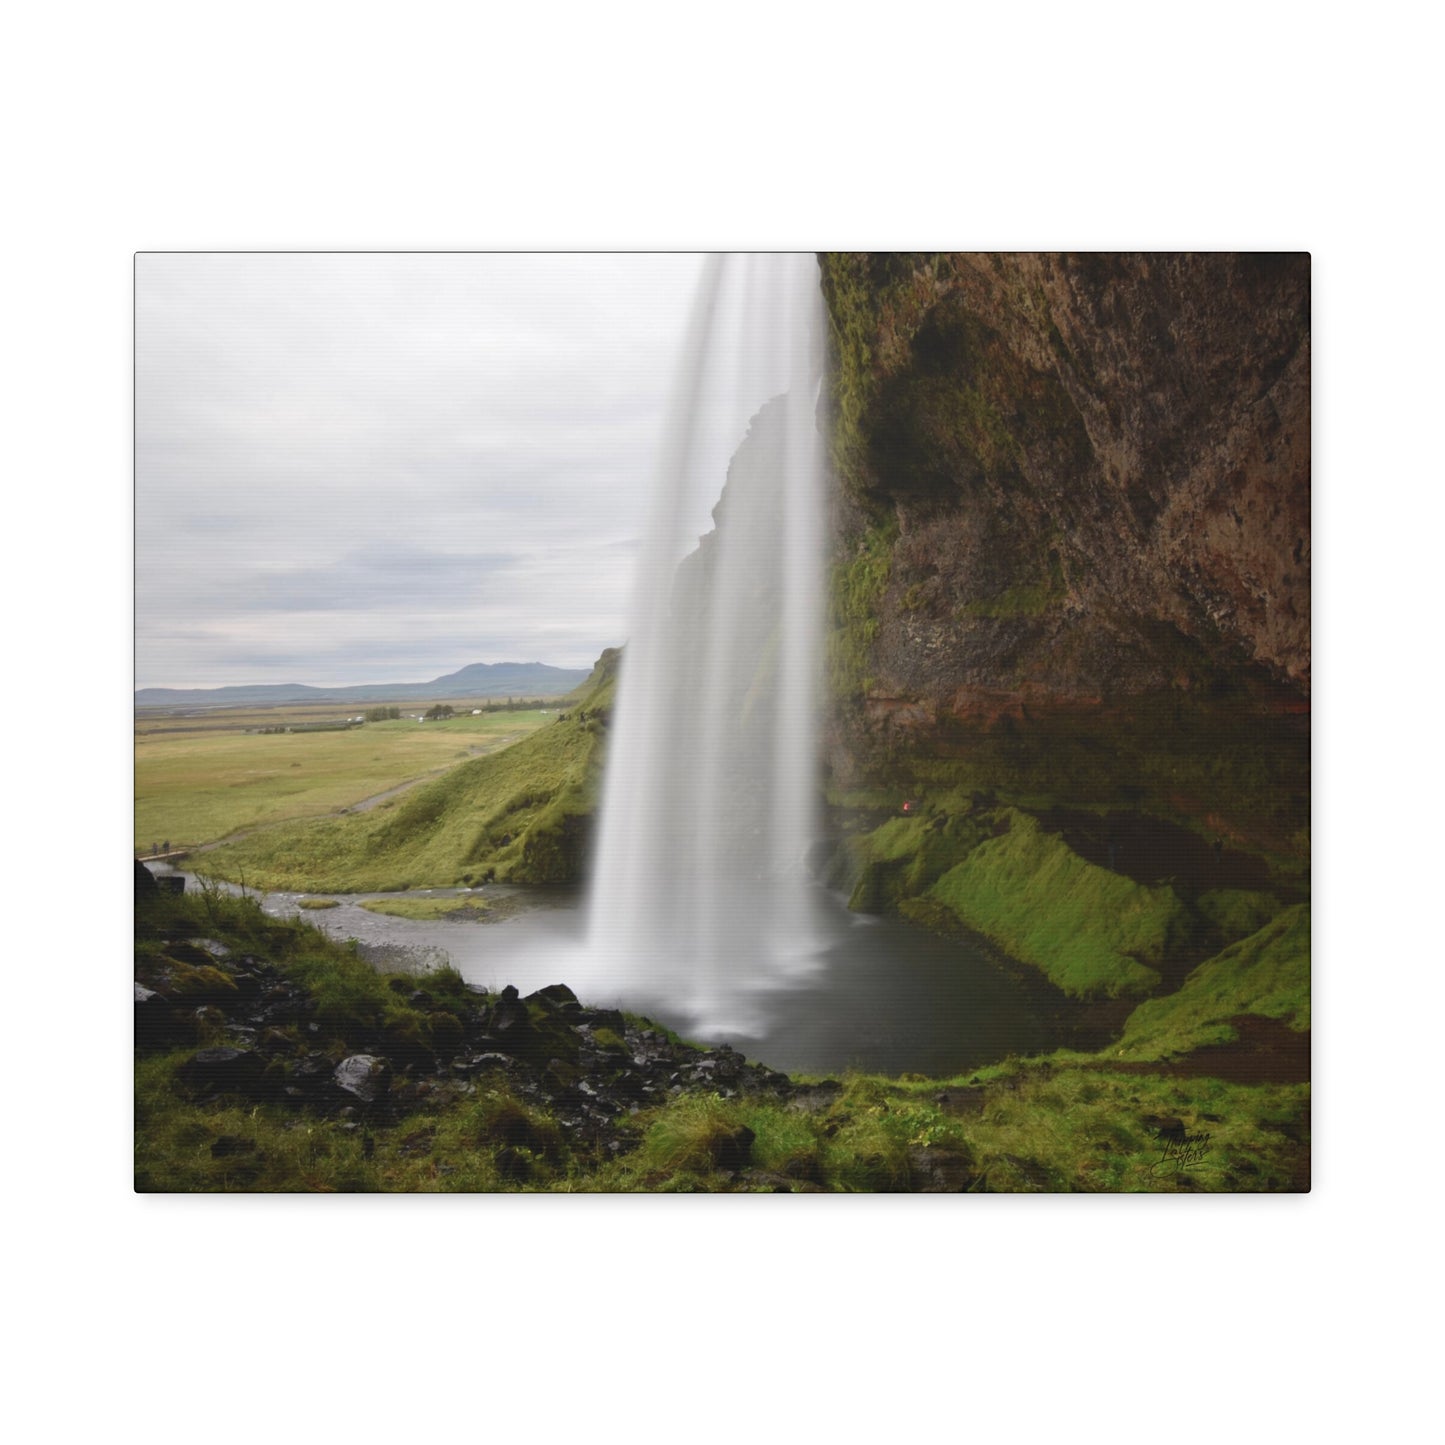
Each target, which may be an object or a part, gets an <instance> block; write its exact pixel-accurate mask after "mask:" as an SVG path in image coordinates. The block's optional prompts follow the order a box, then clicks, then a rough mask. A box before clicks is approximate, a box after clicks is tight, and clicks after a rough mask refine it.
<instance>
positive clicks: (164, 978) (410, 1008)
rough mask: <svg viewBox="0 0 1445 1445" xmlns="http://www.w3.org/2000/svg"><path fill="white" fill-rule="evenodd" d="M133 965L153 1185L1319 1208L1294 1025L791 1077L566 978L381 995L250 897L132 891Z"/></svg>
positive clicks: (442, 975)
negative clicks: (1050, 1194) (893, 1196)
mask: <svg viewBox="0 0 1445 1445" xmlns="http://www.w3.org/2000/svg"><path fill="white" fill-rule="evenodd" d="M135 963H136V969H135V984H134V989H135V995H134V996H135V1005H134V1007H135V1049H136V1188H137V1189H138V1190H141V1191H144V1192H154V1191H162V1192H166V1191H182V1192H192V1191H209V1190H261V1191H276V1190H307V1191H326V1190H390V1191H398V1192H419V1191H428V1190H461V1191H471V1192H490V1191H497V1190H519V1189H522V1190H564V1191H577V1190H585V1191H645V1192H656V1191H677V1190H682V1191H692V1190H710V1191H740V1192H789V1193H813V1192H820V1191H858V1190H865V1191H878V1190H889V1191H899V1190H903V1191H917V1192H942V1191H965V1190H969V1191H990V1192H998V1191H1004V1192H1024V1191H1028V1192H1036V1191H1075V1190H1086V1191H1099V1190H1106V1191H1117V1190H1149V1191H1156V1190H1169V1191H1178V1190H1194V1189H1246V1190H1279V1189H1285V1190H1290V1189H1301V1188H1308V1187H1309V1184H1308V1180H1309V1085H1308V1082H1307V1079H1308V1035H1307V1033H1306V1034H1304V1035H1302V1036H1301V1037H1300V1038H1299V1040H1298V1043H1299V1044H1300V1046H1301V1048H1302V1049H1303V1053H1302V1055H1301V1057H1300V1059H1299V1060H1298V1061H1297V1062H1298V1067H1297V1068H1291V1069H1287V1070H1285V1071H1284V1072H1280V1070H1279V1069H1277V1068H1275V1067H1274V1066H1275V1064H1276V1063H1277V1062H1279V1060H1281V1059H1284V1060H1286V1062H1288V1059H1287V1058H1286V1053H1287V1051H1286V1053H1281V1051H1280V1048H1279V1039H1278V1038H1276V1037H1275V1035H1277V1034H1278V1035H1280V1036H1282V1037H1286V1041H1289V1040H1290V1039H1293V1037H1294V1036H1293V1035H1292V1034H1290V1033H1289V1031H1288V1030H1284V1028H1283V1025H1275V1026H1274V1031H1273V1033H1271V1034H1270V1036H1269V1037H1268V1038H1264V1039H1263V1041H1262V1042H1261V1040H1260V1039H1259V1038H1256V1037H1255V1035H1254V1033H1250V1032H1248V1031H1245V1030H1243V1029H1241V1030H1240V1031H1239V1033H1238V1042H1237V1043H1236V1044H1235V1045H1232V1046H1230V1047H1229V1048H1219V1047H1216V1048H1215V1049H1213V1050H1212V1051H1211V1050H1210V1049H1198V1048H1196V1049H1194V1050H1193V1051H1192V1052H1188V1053H1184V1054H1179V1055H1177V1056H1175V1057H1173V1058H1172V1059H1170V1060H1164V1059H1155V1060H1153V1061H1149V1060H1141V1059H1134V1058H1130V1059H1125V1058H1124V1057H1123V1055H1122V1051H1120V1050H1117V1049H1114V1048H1113V1047H1111V1048H1110V1049H1109V1050H1107V1051H1105V1052H1104V1053H1101V1054H1079V1053H1071V1052H1069V1051H1060V1052H1059V1053H1058V1054H1055V1055H1052V1056H1050V1057H1049V1058H1041V1059H1017V1060H1016V1059H1007V1060H1003V1061H1001V1062H1000V1063H999V1064H996V1065H993V1066H990V1067H988V1068H983V1069H980V1070H978V1071H977V1073H976V1074H973V1075H970V1076H968V1077H966V1078H953V1079H947V1080H944V1079H936V1080H934V1079H925V1078H921V1077H916V1076H905V1077H903V1078H901V1079H884V1078H877V1077H872V1076H860V1075H853V1074H849V1075H847V1076H845V1077H844V1078H842V1079H825V1080H803V1079H794V1078H790V1077H788V1076H787V1075H785V1074H782V1073H779V1072H777V1071H775V1070H773V1069H769V1068H766V1067H764V1066H762V1065H760V1064H756V1063H750V1062H749V1061H748V1060H747V1059H745V1058H744V1057H743V1056H742V1055H741V1054H739V1053H738V1052H736V1051H735V1050H733V1049H731V1048H729V1047H726V1046H722V1047H718V1048H700V1047H696V1046H694V1045H691V1044H688V1043H687V1042H685V1041H683V1040H681V1039H679V1038H677V1037H676V1035H674V1034H673V1033H671V1032H670V1031H669V1030H667V1029H666V1028H664V1027H663V1026H661V1025H659V1024H657V1023H656V1022H654V1021H653V1020H651V1019H648V1018H644V1017H639V1016H637V1015H633V1014H626V1013H621V1012H618V1011H617V1010H613V1009H599V1008H592V1007H588V1006H587V1005H585V1004H584V1003H582V1002H581V1001H579V1000H578V999H577V997H576V996H575V995H574V994H573V992H572V990H571V989H570V988H568V987H567V986H566V985H565V984H562V983H557V984H553V985H551V986H549V987H547V988H543V989H539V990H538V991H537V992H535V993H532V994H530V995H527V996H526V997H523V996H521V995H519V993H518V991H517V990H516V989H515V988H512V987H508V988H506V989H503V990H502V991H501V993H499V994H490V993H485V992H481V991H479V990H477V989H475V988H473V987H471V986H470V985H468V984H467V983H466V982H465V981H464V980H463V979H462V978H461V976H460V975H459V974H457V973H456V972H455V971H454V970H452V969H450V968H441V969H434V970H432V971H430V972H427V973H424V974H401V973H393V974H379V973H378V972H377V971H376V970H375V969H374V968H373V967H372V966H371V965H370V964H368V963H367V962H366V961H364V960H363V959H362V958H360V957H359V956H358V955H357V954H356V953H355V952H354V951H353V950H352V949H350V948H348V947H346V946H344V945H341V944H338V943H336V942H335V941H334V940H331V939H328V938H327V937H326V936H325V935H324V934H322V933H321V932H319V931H318V930H316V929H314V928H311V927H309V926H308V925H306V924H303V923H299V922H292V921H283V920H277V919H273V918H269V917H267V916H266V915H265V914H264V913H263V912H262V910H261V909H260V907H259V906H258V905H257V904H256V903H255V902H254V901H253V900H250V899H245V898H234V897H228V896H223V895H219V894H203V895H201V896H191V895H169V896H168V895H165V894H161V893H159V892H158V891H156V890H154V887H153V885H152V887H151V888H150V889H147V888H145V886H144V885H143V884H142V882H141V880H140V878H139V874H137V898H136V955H135ZM1237 1022H1239V1023H1240V1024H1243V1023H1245V1022H1247V1020H1244V1019H1241V1020H1238V1021H1237ZM1265 1022H1268V1021H1262V1020H1258V1019H1256V1020H1254V1023H1255V1024H1258V1025H1260V1026H1263V1023H1265ZM1126 1043H1127V1039H1126ZM1261 1048H1262V1049H1264V1051H1265V1054H1267V1055H1268V1057H1267V1058H1266V1057H1263V1056H1261V1057H1260V1058H1255V1057H1254V1053H1257V1052H1258V1051H1259V1049H1261ZM1251 1051H1253V1052H1251ZM1296 1052H1298V1050H1296ZM1216 1055H1217V1057H1216Z"/></svg>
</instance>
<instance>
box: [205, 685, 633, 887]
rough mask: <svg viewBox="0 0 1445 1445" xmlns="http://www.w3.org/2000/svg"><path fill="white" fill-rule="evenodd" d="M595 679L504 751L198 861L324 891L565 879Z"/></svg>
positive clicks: (586, 776)
mask: <svg viewBox="0 0 1445 1445" xmlns="http://www.w3.org/2000/svg"><path fill="white" fill-rule="evenodd" d="M596 676H597V677H598V680H597V681H595V682H594V683H593V685H592V687H591V690H590V691H589V692H588V694H587V695H586V698H585V699H584V700H583V701H581V702H580V703H578V704H576V705H574V706H572V707H571V708H570V709H569V710H568V711H566V712H564V713H562V714H560V715H558V716H557V717H555V718H554V719H552V720H551V721H549V722H548V723H547V724H546V725H545V726H543V727H542V728H540V729H539V730H538V731H536V732H534V733H533V734H531V735H530V736H529V737H527V738H525V739H524V740H523V741H521V742H519V743H517V744H515V745H514V746H512V747H510V748H507V749H505V750H504V751H501V752H497V753H493V754H490V755H488V756H486V757H481V758H474V759H472V760H471V761H469V762H465V763H461V764H459V765H458V766H456V767H454V768H452V769H450V770H449V771H448V772H446V773H444V774H443V775H442V776H441V777H439V778H437V779H436V780H435V781H434V782H430V783H424V784H422V785H420V786H418V787H416V788H414V789H412V790H411V791H409V792H407V793H406V794H404V795H403V796H401V797H398V798H395V799H391V800H388V801H387V802H384V803H382V804H380V805H379V806H377V807H376V808H374V809H373V810H371V811H370V812H367V813H362V814H356V815H353V816H349V817H341V818H326V819H318V820H313V821H309V822H301V823H293V824H286V825H282V826H280V827H276V828H268V829H266V830H265V831H263V832H259V833H256V834H253V835H252V836H251V837H248V838H245V839H241V840H240V841H238V842H236V843H232V844H228V845H226V846H225V847H222V848H218V849H215V850H214V851H212V852H208V853H206V854H205V855H203V857H201V858H200V859H198V860H197V863H198V865H199V867H200V868H201V869H202V871H204V872H205V873H207V874H208V875H211V876H214V877H218V878H226V879H230V880H232V881H240V880H241V879H242V878H244V879H245V881H246V882H247V883H252V884H255V885H256V886H258V887H261V888H288V889H309V890H313V891H325V892H362V891H375V890H382V889H388V890H389V889H406V888H419V887H445V886H448V885H452V884H461V885H468V884H473V883H478V882H484V881H488V880H492V881H496V882H511V883H565V882H573V881H575V880H576V879H577V878H578V876H579V875H580V872H581V867H582V855H583V848H584V845H585V842H586V838H587V835H588V832H589V829H590V826H591V817H592V814H593V812H594V811H595V809H596V805H597V799H598V787H599V782H600V771H601V760H602V751H603V742H604V739H605V735H606V727H607V719H608V716H609V715H610V711H611V704H612V696H613V691H614V689H615V686H616V683H615V678H614V677H613V675H611V674H610V673H600V674H597V675H596ZM428 726H431V724H429V725H428Z"/></svg>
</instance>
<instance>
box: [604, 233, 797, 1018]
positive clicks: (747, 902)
mask: <svg viewBox="0 0 1445 1445" xmlns="http://www.w3.org/2000/svg"><path fill="white" fill-rule="evenodd" d="M822 325H823V320H822V301H821V296H820V292H819V285H818V271H817V265H816V262H815V260H814V258H813V257H812V256H810V255H801V256H799V255H793V256H762V257H729V258H726V259H725V260H724V259H721V258H710V259H709V261H708V263H707V266H706V269H705V272H704V276H703V279H702V282H701V285H700V288H699V292H698V296H697V300H696V302H695V305H694V311H693V316H692V319H691V323H690V326H689V329H688V333H687V339H686V342H685V345H684V351H683V356H682V360H681V364H680V366H679V369H678V375H677V385H676V393H675V396H674V400H673V405H672V409H671V414H670V420H669V424H668V430H667V434H666V437H665V439H664V443H663V447H662V451H661V457H660V465H659V472H658V475H657V479H656V486H655V494H654V504H653V510H652V515H651V520H650V525H649V529H648V533H647V536H646V538H645V541H644V546H643V552H642V555H641V558H640V562H639V571H638V576H637V582H636V588H635V593H634V599H633V609H632V616H631V626H630V630H629V633H628V637H627V642H626V647H625V649H624V652H623V658H622V665H621V673H620V678H619V689H618V695H617V701H616V704H615V707H614V712H613V720H612V728H611V736H610V740H609V744H608V757H607V766H606V774H605V777H606V782H605V791H604V797H603V807H602V816H601V824H600V837H599V846H598V853H597V861H596V866H595V869H594V873H593V877H592V881H591V896H590V900H589V921H588V932H589V937H588V952H589V953H590V954H591V955H592V957H593V960H594V963H595V964H596V965H598V966H600V967H601V968H602V969H603V970H604V972H605V973H606V975H607V976H608V977H609V978H610V979H611V980H613V982H614V983H615V984H616V985H617V986H618V987H619V988H620V989H621V991H622V992H624V993H625V994H626V995H627V996H628V997H629V998H634V999H651V1000H654V1001H655V1006H657V1007H658V1009H659V1011H663V1010H666V1011H667V1012H668V1014H669V1017H672V1018H675V1019H677V1020H678V1022H679V1025H680V1026H683V1025H685V1026H686V1027H688V1028H690V1029H693V1030H695V1031H697V1032H699V1033H700V1034H704V1035H705V1034H707V1033H713V1034H721V1033H729V1034H740V1035H753V1036H756V1035H757V1034H759V1033H760V1032H761V1031H762V1030H764V1029H765V1026H766V1001H765V998H764V995H765V993H766V992H767V991H768V990H769V989H772V988H776V987H779V986H785V985H786V983H787V981H788V980H789V979H790V978H795V977H797V976H799V975H800V974H805V973H807V972H809V971H810V969H811V967H812V966H813V965H812V962H811V956H812V954H813V953H814V951H815V946H816V945H815V927H814V923H813V918H812V908H813V890H812V886H811V883H810V879H809V875H808V871H807V852H808V847H809V844H810V843H811V842H812V841H813V839H814V838H815V836H816V833H817V827H816V824H817V818H816V809H817V796H818V788H817V736H818V700H819V693H820V688H819V673H820V652H821V633H822V600H821V599H822V587H823V568H822V561H823V557H822V554H823V546H824V536H823V525H822V513H823V506H824V490H823V478H822V466H823V463H822V444H821V438H820V436H819V433H818V425H817V420H816V404H817V396H818V388H819V379H820V375H821V366H822V345H821V338H822V334H823V332H822ZM744 417H751V420H750V421H749V422H747V423H746V435H745V436H743V435H741V434H740V431H739V433H738V434H737V435H736V436H735V439H734V440H735V443H740V444H737V445H736V451H735V453H734V455H733V458H732V462H731V464H730V465H729V466H728V467H727V470H726V479H725V480H726V485H725V486H724V478H723V476H721V475H718V472H719V470H720V468H719V467H718V466H717V465H716V463H715V462H714V463H713V464H712V465H709V460H708V458H709V452H710V448H709V446H708V445H707V443H708V439H709V438H710V437H711V436H715V435H716V434H717V432H718V430H719V429H720V428H726V427H727V426H729V425H730V424H731V425H739V426H740V422H739V419H740V418H744ZM720 489H721V497H720V498H719V499H718V501H717V503H716V505H715V506H714V507H713V509H712V518H713V522H714V524H715V525H714V527H713V530H712V531H711V532H709V533H708V534H707V535H706V536H704V537H703V538H701V540H700V541H699V542H698V543H697V545H696V548H695V550H693V551H692V552H691V553H690V554H688V555H686V556H684V554H685V553H686V552H687V548H688V545H689V544H690V543H691V542H692V541H693V538H692V537H690V536H689V535H688V527H689V521H690V520H692V521H693V523H694V525H695V523H696V518H698V517H699V516H700V515H701V514H702V507H703V506H705V505H706V502H707V501H709V500H711V499H712V498H714V497H718V493H719V490H720ZM700 498H701V506H700V505H699V499H700Z"/></svg>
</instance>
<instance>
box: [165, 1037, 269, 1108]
mask: <svg viewBox="0 0 1445 1445" xmlns="http://www.w3.org/2000/svg"><path fill="white" fill-rule="evenodd" d="M265 1068H266V1061H265V1060H264V1059H263V1058H262V1057H261V1055H260V1054H258V1053H256V1052H255V1051H254V1050H251V1049H228V1048H216V1049H202V1050H201V1051H200V1052H199V1053H196V1054H193V1055H192V1056H191V1057H190V1058H189V1059H187V1060H186V1061H185V1063H183V1064H182V1065H181V1066H180V1069H179V1070H178V1073H179V1075H180V1079H181V1082H182V1083H183V1084H185V1085H186V1086H187V1087H188V1088H190V1089H193V1090H195V1091H196V1092H197V1093H203V1094H210V1093H220V1094H244V1095H246V1096H248V1097H249V1096H250V1095H252V1094H254V1093H255V1092H256V1090H257V1087H258V1086H259V1085H260V1082H261V1075H262V1074H263V1073H264V1072H265Z"/></svg>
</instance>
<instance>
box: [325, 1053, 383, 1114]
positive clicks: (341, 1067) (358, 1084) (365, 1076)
mask: <svg viewBox="0 0 1445 1445" xmlns="http://www.w3.org/2000/svg"><path fill="white" fill-rule="evenodd" d="M331 1077H332V1080H333V1081H334V1082H335V1084H336V1087H337V1088H338V1089H343V1090H345V1092H346V1093H348V1094H351V1095H353V1096H354V1097H355V1098H358V1099H360V1100H361V1102H362V1103H363V1104H374V1103H375V1102H376V1101H377V1100H378V1099H382V1098H385V1097H386V1093H387V1090H388V1089H390V1087H391V1065H390V1064H389V1063H388V1062H387V1061H386V1060H385V1059H383V1058H381V1057H380V1056H379V1055H377V1054H351V1055H350V1056H349V1057H347V1058H344V1059H342V1061H341V1062H340V1063H339V1064H337V1066H336V1068H335V1070H333V1072H332V1075H331Z"/></svg>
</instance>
